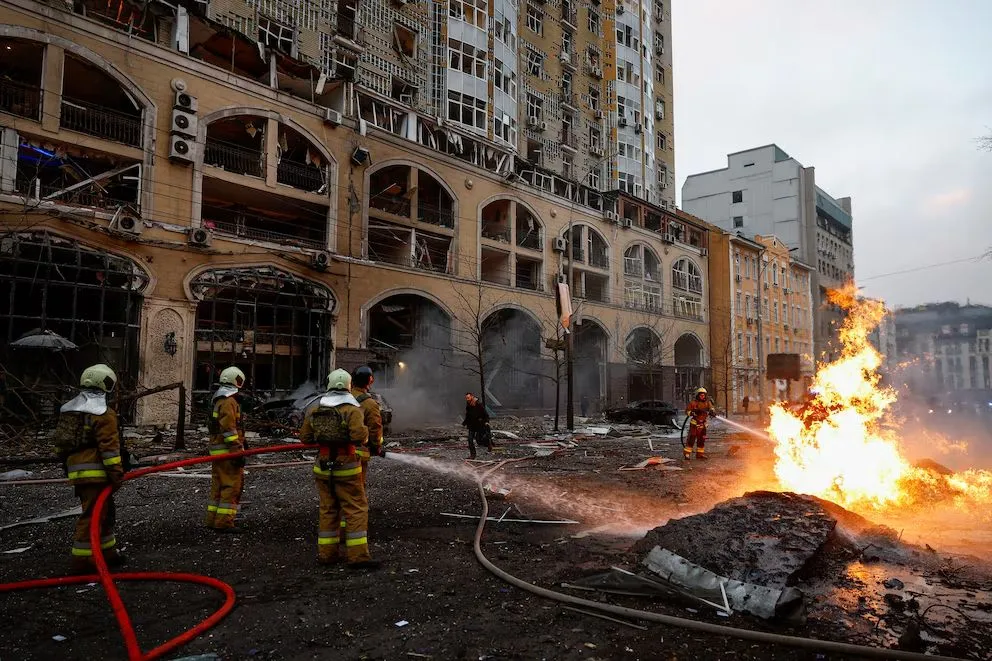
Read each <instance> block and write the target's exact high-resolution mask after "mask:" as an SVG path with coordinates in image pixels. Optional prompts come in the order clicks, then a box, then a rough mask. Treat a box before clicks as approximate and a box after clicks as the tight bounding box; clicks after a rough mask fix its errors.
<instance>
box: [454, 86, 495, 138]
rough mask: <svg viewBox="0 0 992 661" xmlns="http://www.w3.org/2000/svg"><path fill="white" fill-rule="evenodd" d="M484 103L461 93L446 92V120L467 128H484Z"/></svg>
mask: <svg viewBox="0 0 992 661" xmlns="http://www.w3.org/2000/svg"><path fill="white" fill-rule="evenodd" d="M486 106H487V104H486V102H485V101H484V100H483V99H477V98H475V97H474V96H469V95H468V94H462V93H461V92H455V91H452V90H449V91H448V119H450V120H452V121H454V122H460V123H462V124H465V125H467V126H474V127H476V128H480V129H485V128H486Z"/></svg>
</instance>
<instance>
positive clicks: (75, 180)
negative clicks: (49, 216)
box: [15, 136, 141, 210]
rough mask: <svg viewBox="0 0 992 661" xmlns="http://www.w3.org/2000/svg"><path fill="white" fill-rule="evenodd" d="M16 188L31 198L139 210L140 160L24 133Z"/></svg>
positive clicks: (100, 207) (18, 158)
mask: <svg viewBox="0 0 992 661" xmlns="http://www.w3.org/2000/svg"><path fill="white" fill-rule="evenodd" d="M122 160H123V161H124V162H123V163H122ZM15 190H16V191H17V192H18V193H19V194H21V195H23V196H24V197H25V198H26V199H27V200H34V201H40V200H48V201H51V202H56V203H58V204H65V205H71V206H80V207H92V208H96V209H105V210H116V209H119V208H121V207H132V208H133V209H135V210H137V209H138V208H139V207H140V205H141V200H140V192H141V164H140V163H137V162H130V163H129V162H127V161H126V160H125V159H121V158H120V157H116V156H107V155H105V154H101V153H100V152H96V151H93V150H90V149H84V148H82V147H77V146H75V145H68V144H62V143H52V142H50V141H49V140H48V139H44V140H42V139H39V138H33V137H30V136H21V138H20V144H19V147H18V151H17V178H16V181H15Z"/></svg>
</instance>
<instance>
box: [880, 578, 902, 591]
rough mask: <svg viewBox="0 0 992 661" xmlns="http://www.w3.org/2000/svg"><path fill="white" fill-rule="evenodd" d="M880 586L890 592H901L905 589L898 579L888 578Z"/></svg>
mask: <svg viewBox="0 0 992 661" xmlns="http://www.w3.org/2000/svg"><path fill="white" fill-rule="evenodd" d="M882 585H884V586H885V587H887V588H888V589H890V590H902V589H903V588H904V587H906V584H905V583H903V582H902V581H900V580H899V579H898V578H890V579H886V580H885V581H882Z"/></svg>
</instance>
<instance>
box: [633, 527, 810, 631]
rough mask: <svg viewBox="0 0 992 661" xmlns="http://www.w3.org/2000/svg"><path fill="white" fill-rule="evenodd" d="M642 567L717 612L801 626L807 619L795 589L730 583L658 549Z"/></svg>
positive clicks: (648, 557) (681, 558)
mask: <svg viewBox="0 0 992 661" xmlns="http://www.w3.org/2000/svg"><path fill="white" fill-rule="evenodd" d="M643 564H644V566H646V567H647V568H648V569H649V570H650V571H651V572H653V573H655V574H657V575H658V576H659V577H660V578H661V579H663V580H665V581H667V582H669V583H672V584H674V585H676V586H679V587H682V588H685V589H686V590H688V591H690V592H691V593H692V594H694V595H696V596H697V597H699V598H700V599H704V600H705V601H707V602H708V603H710V604H711V605H713V606H714V607H716V608H717V609H718V610H719V609H721V608H723V609H724V610H726V609H727V608H730V609H733V610H738V611H744V612H747V613H751V614H752V615H756V616H758V617H760V618H762V619H766V620H768V619H772V618H776V619H780V620H788V621H794V622H801V621H802V620H803V619H804V617H805V605H804V601H803V593H802V592H800V591H799V590H797V589H796V588H794V587H787V588H784V589H778V588H769V587H765V586H762V585H755V584H753V583H743V582H741V581H735V580H732V579H728V578H726V577H724V576H719V575H718V574H715V573H713V572H711V571H709V570H708V569H705V568H704V567H700V566H699V565H697V564H694V563H692V562H689V561H688V560H686V559H685V558H683V557H682V556H680V555H677V554H675V553H672V552H671V551H669V550H668V549H662V548H659V547H657V546H656V547H654V548H653V549H652V550H651V552H650V553H649V554H648V556H647V557H646V558H645V559H644V562H643Z"/></svg>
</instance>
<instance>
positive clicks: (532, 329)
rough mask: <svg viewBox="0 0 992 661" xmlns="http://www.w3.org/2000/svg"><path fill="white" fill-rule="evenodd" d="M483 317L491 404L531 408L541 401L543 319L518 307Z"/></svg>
mask: <svg viewBox="0 0 992 661" xmlns="http://www.w3.org/2000/svg"><path fill="white" fill-rule="evenodd" d="M481 321H482V338H481V339H482V353H483V355H484V356H485V357H486V362H487V363H488V366H487V368H486V375H485V376H486V384H485V388H486V403H487V405H489V406H494V407H500V408H503V409H507V408H509V409H515V408H529V407H532V406H533V405H534V402H535V401H541V374H540V372H541V368H540V367H541V325H540V323H538V322H537V321H536V320H535V319H534V317H533V316H532V315H531V314H529V313H527V312H523V311H521V310H517V309H515V308H502V309H500V310H497V311H495V312H493V313H492V314H490V315H489V316H487V317H486V318H485V319H483V320H481Z"/></svg>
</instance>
